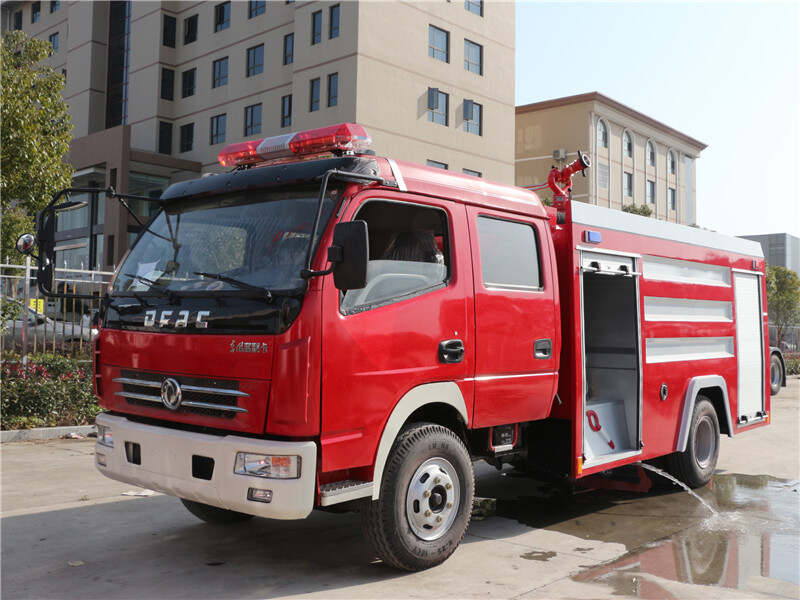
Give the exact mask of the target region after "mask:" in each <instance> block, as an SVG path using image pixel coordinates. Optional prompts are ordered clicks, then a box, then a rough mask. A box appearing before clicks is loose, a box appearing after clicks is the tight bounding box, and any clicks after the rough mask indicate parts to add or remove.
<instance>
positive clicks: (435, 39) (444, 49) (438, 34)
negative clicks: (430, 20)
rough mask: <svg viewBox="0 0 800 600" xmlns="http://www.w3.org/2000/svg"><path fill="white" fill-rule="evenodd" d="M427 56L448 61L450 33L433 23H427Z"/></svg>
mask: <svg viewBox="0 0 800 600" xmlns="http://www.w3.org/2000/svg"><path fill="white" fill-rule="evenodd" d="M428 56H430V57H432V58H435V59H436V60H441V61H443V62H446V63H449V62H450V33H449V32H448V31H445V30H444V29H439V28H438V27H434V26H433V25H428Z"/></svg>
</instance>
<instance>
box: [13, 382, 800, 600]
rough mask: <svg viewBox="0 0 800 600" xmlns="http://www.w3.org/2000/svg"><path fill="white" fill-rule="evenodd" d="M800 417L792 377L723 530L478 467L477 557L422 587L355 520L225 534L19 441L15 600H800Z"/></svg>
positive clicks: (467, 551)
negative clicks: (629, 599)
mask: <svg viewBox="0 0 800 600" xmlns="http://www.w3.org/2000/svg"><path fill="white" fill-rule="evenodd" d="M799 407H800V380H798V379H796V378H795V379H793V380H792V381H791V385H790V387H788V388H784V389H783V390H782V391H781V393H780V394H779V395H778V396H777V397H776V398H774V399H773V405H772V425H771V426H770V427H766V428H762V429H759V430H755V431H753V432H749V433H747V434H746V435H740V436H737V437H736V438H733V439H727V438H723V442H722V451H721V457H720V462H719V473H718V475H717V476H716V477H715V480H714V482H713V485H711V486H709V487H707V488H704V489H703V490H700V491H699V493H700V495H701V496H702V497H703V498H704V499H705V500H706V501H707V502H709V504H711V506H712V507H714V508H715V509H716V510H718V511H719V512H720V513H721V514H720V515H719V516H717V517H712V518H709V513H708V512H707V510H706V509H705V508H704V507H703V506H702V505H701V504H700V503H699V502H697V501H696V500H695V499H693V498H691V497H690V496H689V495H688V494H686V493H685V492H682V491H678V490H677V488H666V489H661V490H659V491H656V492H650V493H648V494H636V493H621V492H606V491H597V490H594V491H587V492H582V493H580V494H577V495H575V496H572V497H569V498H565V497H563V496H560V495H558V494H557V493H556V491H555V490H554V489H551V488H549V487H547V486H544V485H543V484H539V483H537V482H534V481H531V480H529V479H527V478H523V477H516V476H514V473H512V472H508V471H503V472H501V473H498V472H497V471H495V470H494V469H492V468H490V467H487V466H486V465H485V464H482V463H480V464H478V465H476V472H477V493H478V495H480V496H482V497H484V498H488V500H485V501H482V503H481V507H482V511H479V514H478V519H473V522H472V524H471V525H470V528H469V530H468V533H467V536H466V537H465V540H464V542H463V543H462V546H461V547H460V548H459V549H458V550H457V551H456V553H455V554H454V555H453V556H452V557H451V558H450V559H449V560H448V561H446V562H445V563H444V564H443V565H441V566H439V567H436V568H434V569H431V570H428V571H426V572H422V573H413V574H408V573H399V572H396V571H393V570H391V569H389V568H386V567H385V566H384V565H383V564H381V563H380V562H379V561H377V560H376V559H374V558H373V557H372V556H371V555H370V553H369V552H368V549H367V547H366V545H365V544H364V543H363V541H362V538H361V533H360V525H359V517H358V515H357V514H331V513H322V512H315V513H313V514H312V516H311V517H310V518H308V519H306V520H304V521H289V522H286V521H284V522H278V521H266V520H260V519H254V520H252V521H250V522H247V523H244V524H238V525H234V526H229V527H213V526H209V525H206V524H204V523H201V522H200V521H198V520H196V519H195V518H194V517H193V516H191V515H190V514H189V513H188V512H187V511H186V510H185V509H184V508H183V507H182V505H181V504H180V502H179V501H178V500H176V499H174V498H170V497H167V496H163V495H160V494H155V495H152V496H127V495H123V494H124V493H125V492H135V493H136V492H141V490H138V489H137V488H134V487H132V486H129V485H125V484H120V483H116V482H113V481H111V480H108V479H106V478H104V477H102V476H101V475H99V474H98V473H97V472H96V471H95V468H94V466H93V459H92V454H93V441H90V440H58V441H51V442H22V443H6V444H3V445H2V448H0V452H2V480H1V482H2V496H1V499H2V510H1V511H0V517H1V518H2V520H1V521H0V525H1V526H2V532H1V534H0V535H1V536H2V537H1V538H0V541H1V542H2V567H1V568H2V570H1V571H0V574H1V575H2V597H3V598H6V599H12V598H78V597H80V598H188V597H191V598H273V597H285V596H295V595H300V596H304V597H323V598H328V597H336V598H345V597H346V598H378V597H380V598H395V597H425V598H444V597H449V598H454V597H457V598H463V597H488V598H587V597H591V598H612V597H619V595H626V596H636V597H680V598H693V597H698V598H700V597H702V598H709V597H713V598H759V597H784V598H785V597H789V598H799V597H800V585H798V584H800V523H798V519H800V517H798V515H800V492H799V491H798V483H797V480H800V445H799V442H798V440H800V435H799V434H800V420H799V419H798V408H799ZM787 480H788V481H787ZM480 512H482V513H483V514H485V515H486V516H485V518H480ZM710 586H713V587H710Z"/></svg>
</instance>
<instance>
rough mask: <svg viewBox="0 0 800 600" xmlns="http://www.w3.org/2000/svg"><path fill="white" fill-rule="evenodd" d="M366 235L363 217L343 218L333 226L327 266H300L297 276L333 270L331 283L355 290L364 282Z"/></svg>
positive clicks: (337, 286)
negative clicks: (354, 219) (357, 218)
mask: <svg viewBox="0 0 800 600" xmlns="http://www.w3.org/2000/svg"><path fill="white" fill-rule="evenodd" d="M368 260H369V235H368V232H367V222H366V221H347V222H344V223H339V224H337V225H336V227H334V229H333V243H332V244H331V246H330V247H329V248H328V262H329V263H330V264H331V266H330V267H329V268H327V269H325V270H324V271H313V270H311V269H303V271H302V272H301V273H300V276H301V277H302V278H303V279H311V278H312V277H318V276H319V275H328V274H330V273H333V283H334V285H335V286H336V288H337V289H340V290H358V289H361V288H363V287H364V286H366V285H367V262H368Z"/></svg>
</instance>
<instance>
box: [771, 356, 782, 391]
mask: <svg viewBox="0 0 800 600" xmlns="http://www.w3.org/2000/svg"><path fill="white" fill-rule="evenodd" d="M781 383H783V363H782V362H781V359H780V358H779V357H778V355H777V354H773V355H772V356H771V357H770V359H769V389H770V395H772V396H775V395H776V394H777V393H778V392H780V391H781Z"/></svg>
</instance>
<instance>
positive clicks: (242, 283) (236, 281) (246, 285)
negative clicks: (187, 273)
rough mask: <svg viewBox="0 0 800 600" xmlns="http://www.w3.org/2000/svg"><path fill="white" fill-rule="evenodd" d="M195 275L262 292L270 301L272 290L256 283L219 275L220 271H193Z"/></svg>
mask: <svg viewBox="0 0 800 600" xmlns="http://www.w3.org/2000/svg"><path fill="white" fill-rule="evenodd" d="M194 274H195V275H200V276H201V277H208V278H209V279H217V280H219V281H224V282H225V283H230V284H231V285H232V286H234V287H238V288H239V289H241V290H250V291H252V292H259V293H261V294H264V297H265V298H266V299H267V301H270V302H271V301H272V292H271V291H269V290H268V289H267V288H265V287H259V286H257V285H251V284H249V283H247V282H246V281H241V280H239V279H234V278H233V277H228V276H227V275H221V274H220V273H206V272H204V271H194Z"/></svg>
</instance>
